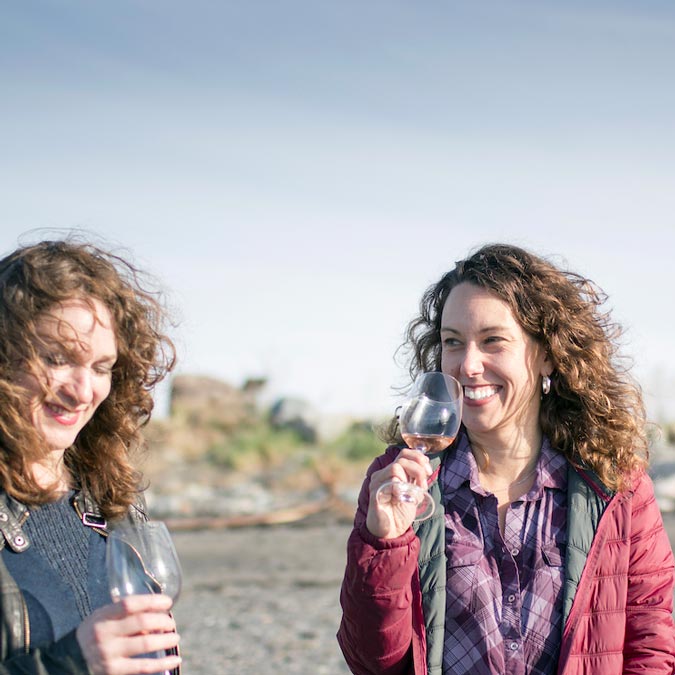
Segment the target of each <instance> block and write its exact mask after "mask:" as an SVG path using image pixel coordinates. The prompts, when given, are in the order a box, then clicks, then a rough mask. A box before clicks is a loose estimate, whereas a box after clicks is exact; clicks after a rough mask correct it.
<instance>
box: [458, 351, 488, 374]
mask: <svg viewBox="0 0 675 675" xmlns="http://www.w3.org/2000/svg"><path fill="white" fill-rule="evenodd" d="M459 367H460V372H461V374H462V375H466V376H467V377H476V376H477V375H481V374H482V373H483V370H484V368H483V355H482V354H481V351H480V349H478V347H477V346H476V345H474V344H472V343H468V344H467V345H466V348H465V349H464V354H463V355H462V360H461V363H460V366H459Z"/></svg>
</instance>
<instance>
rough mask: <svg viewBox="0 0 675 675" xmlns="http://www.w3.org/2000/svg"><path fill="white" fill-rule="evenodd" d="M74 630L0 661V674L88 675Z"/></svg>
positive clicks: (88, 671)
mask: <svg viewBox="0 0 675 675" xmlns="http://www.w3.org/2000/svg"><path fill="white" fill-rule="evenodd" d="M90 673H91V671H90V670H89V668H88V666H87V663H86V661H85V660H84V656H83V655H82V650H81V649H80V645H79V643H78V641H77V638H76V637H75V631H74V630H73V631H71V632H70V633H68V634H66V635H64V636H63V637H62V638H61V639H60V640H57V641H56V642H53V643H52V644H50V645H49V646H48V647H45V648H41V649H34V650H31V651H30V652H28V653H27V654H20V655H18V656H13V657H11V658H9V659H7V660H5V661H3V662H2V663H0V675H90Z"/></svg>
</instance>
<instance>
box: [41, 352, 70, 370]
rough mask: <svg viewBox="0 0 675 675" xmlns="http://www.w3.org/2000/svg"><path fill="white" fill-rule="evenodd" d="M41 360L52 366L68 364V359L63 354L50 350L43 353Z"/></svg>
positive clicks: (57, 366)
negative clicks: (47, 352)
mask: <svg viewBox="0 0 675 675" xmlns="http://www.w3.org/2000/svg"><path fill="white" fill-rule="evenodd" d="M42 360H43V361H44V362H45V363H46V364H47V365H48V366H51V367H52V368H59V367H60V366H66V365H68V361H67V359H66V357H65V356H64V355H63V354H59V353H58V352H50V353H49V354H43V355H42Z"/></svg>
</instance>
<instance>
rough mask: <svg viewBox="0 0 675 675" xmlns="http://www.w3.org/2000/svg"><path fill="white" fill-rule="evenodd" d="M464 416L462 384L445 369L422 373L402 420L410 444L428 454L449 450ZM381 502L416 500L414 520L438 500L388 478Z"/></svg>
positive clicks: (431, 509)
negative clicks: (445, 372) (443, 370)
mask: <svg viewBox="0 0 675 675" xmlns="http://www.w3.org/2000/svg"><path fill="white" fill-rule="evenodd" d="M461 418H462V386H461V385H460V383H459V382H458V381H457V380H456V379H455V378H454V377H451V376H450V375H445V374H444V373H441V372H428V373H422V374H421V375H420V376H419V377H418V378H417V379H416V380H415V383H414V386H413V389H412V391H411V394H410V397H409V398H408V400H407V401H406V402H405V403H404V405H403V406H402V407H401V410H400V413H399V416H398V423H399V428H400V431H401V437H402V438H403V440H404V441H405V443H406V445H407V446H408V447H409V448H411V449H413V450H418V451H420V452H424V453H426V454H435V453H439V452H442V451H443V450H445V449H446V448H447V447H448V446H449V445H451V444H452V442H453V441H454V440H455V436H457V432H458V431H459V426H460V423H461ZM376 499H377V500H378V503H379V504H380V505H383V506H384V505H387V504H389V505H393V504H394V503H396V502H399V503H400V504H401V505H404V504H412V505H414V507H415V514H414V518H413V519H414V520H415V521H421V520H426V519H427V518H430V517H431V516H432V515H433V512H434V502H433V499H432V498H431V495H430V494H429V492H428V490H427V489H426V488H422V487H420V486H418V485H415V484H414V483H412V482H406V481H397V480H392V481H387V482H386V483H384V484H382V485H381V486H380V487H379V489H378V490H377V493H376Z"/></svg>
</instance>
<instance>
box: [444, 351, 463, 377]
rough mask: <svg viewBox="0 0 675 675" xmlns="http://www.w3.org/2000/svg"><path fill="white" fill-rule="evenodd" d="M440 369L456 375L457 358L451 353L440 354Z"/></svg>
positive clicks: (457, 370)
mask: <svg viewBox="0 0 675 675" xmlns="http://www.w3.org/2000/svg"><path fill="white" fill-rule="evenodd" d="M441 371H442V372H444V373H445V374H446V375H452V376H454V377H456V376H457V373H458V372H459V359H458V358H457V357H453V356H452V355H451V354H446V353H443V354H441Z"/></svg>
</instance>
